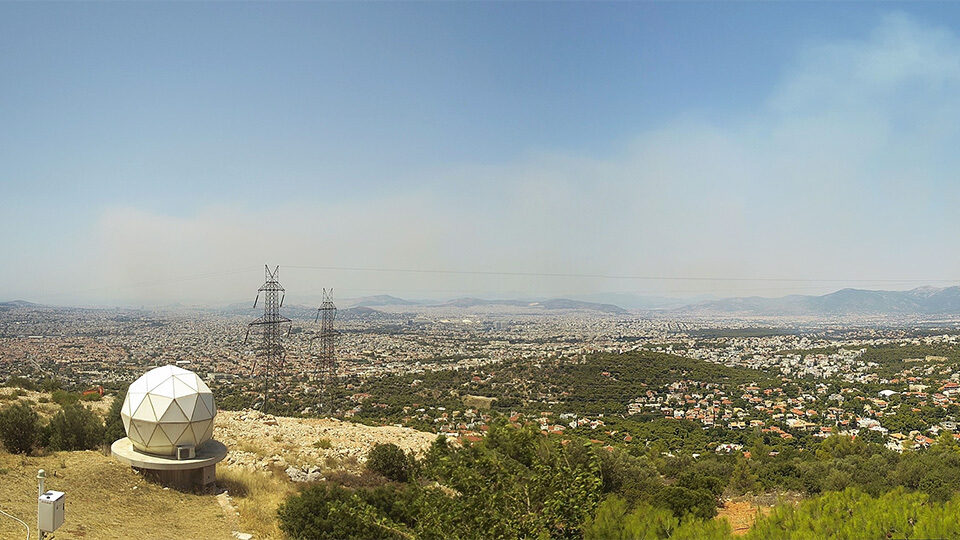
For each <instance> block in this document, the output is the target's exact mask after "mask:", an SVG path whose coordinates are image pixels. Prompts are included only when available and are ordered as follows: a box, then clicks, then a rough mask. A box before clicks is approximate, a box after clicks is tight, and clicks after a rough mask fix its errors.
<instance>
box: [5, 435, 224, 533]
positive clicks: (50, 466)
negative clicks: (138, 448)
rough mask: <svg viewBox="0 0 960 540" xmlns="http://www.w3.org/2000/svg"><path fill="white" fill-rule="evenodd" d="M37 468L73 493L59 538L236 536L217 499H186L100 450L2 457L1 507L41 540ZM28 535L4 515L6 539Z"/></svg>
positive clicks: (54, 486)
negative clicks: (27, 525) (39, 455)
mask: <svg viewBox="0 0 960 540" xmlns="http://www.w3.org/2000/svg"><path fill="white" fill-rule="evenodd" d="M37 469H45V470H46V472H47V483H46V488H47V489H52V490H57V491H63V492H66V494H67V498H66V521H65V522H64V524H63V526H62V527H61V528H60V529H59V530H58V531H57V533H56V538H57V539H58V540H70V539H77V538H83V539H101V538H102V539H114V538H116V539H121V538H122V539H128V538H143V539H162V540H166V539H175V538H176V539H180V538H203V539H229V538H232V535H231V531H230V529H229V527H228V526H227V522H226V519H225V517H224V515H223V511H222V510H221V508H220V505H219V504H218V503H217V501H216V499H215V498H214V496H213V495H195V494H190V493H181V492H178V491H175V490H173V489H170V490H165V489H164V488H163V487H162V486H159V485H156V484H153V483H150V482H148V481H146V480H144V479H143V478H141V477H140V476H139V475H137V474H135V473H134V472H133V470H132V469H130V467H127V466H125V465H122V464H120V463H119V462H117V461H116V460H114V459H113V458H111V457H107V456H105V455H103V454H101V453H99V452H92V451H87V452H57V453H53V454H50V455H48V456H43V457H24V456H19V455H11V454H7V453H4V452H0V470H6V472H5V473H2V474H0V509H3V510H4V511H6V512H9V513H11V514H13V515H15V516H18V517H19V518H20V519H23V520H24V521H26V522H27V523H28V524H30V527H31V530H32V531H33V534H32V536H33V538H36V531H35V530H34V527H35V525H36V512H37V481H36V475H37ZM23 537H24V531H23V526H21V525H20V524H18V523H16V522H15V521H13V520H12V519H10V518H7V517H5V516H0V538H3V539H8V538H9V539H11V540H17V539H20V538H23Z"/></svg>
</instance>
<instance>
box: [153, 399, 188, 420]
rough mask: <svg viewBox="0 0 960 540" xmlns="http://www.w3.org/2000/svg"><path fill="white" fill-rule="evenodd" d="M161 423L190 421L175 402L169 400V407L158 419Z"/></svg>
mask: <svg viewBox="0 0 960 540" xmlns="http://www.w3.org/2000/svg"><path fill="white" fill-rule="evenodd" d="M160 421H161V422H189V421H190V419H189V418H187V415H186V414H184V412H183V409H181V408H180V405H178V404H177V401H176V400H170V406H169V407H167V410H166V411H164V412H163V416H161V417H160Z"/></svg>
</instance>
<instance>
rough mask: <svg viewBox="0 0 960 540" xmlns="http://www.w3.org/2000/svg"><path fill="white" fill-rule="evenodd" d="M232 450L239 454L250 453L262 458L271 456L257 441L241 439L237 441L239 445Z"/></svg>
mask: <svg viewBox="0 0 960 540" xmlns="http://www.w3.org/2000/svg"><path fill="white" fill-rule="evenodd" d="M231 450H234V451H239V452H249V453H251V454H256V455H258V456H260V457H266V456H269V455H270V454H269V453H267V452H268V451H267V449H266V448H265V447H264V446H263V445H262V444H260V443H259V442H257V441H254V440H252V439H241V440H239V441H237V444H236V445H234V446H233V448H231Z"/></svg>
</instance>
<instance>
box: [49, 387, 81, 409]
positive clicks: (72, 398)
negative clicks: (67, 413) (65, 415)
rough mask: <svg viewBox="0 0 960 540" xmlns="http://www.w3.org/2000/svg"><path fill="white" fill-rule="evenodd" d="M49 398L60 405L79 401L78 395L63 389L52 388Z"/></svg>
mask: <svg viewBox="0 0 960 540" xmlns="http://www.w3.org/2000/svg"><path fill="white" fill-rule="evenodd" d="M50 398H51V399H52V400H53V402H54V403H56V404H58V405H60V406H67V405H73V404H74V403H77V402H78V401H80V396H79V395H77V394H75V393H73V392H67V391H65V390H54V391H53V394H51V396H50Z"/></svg>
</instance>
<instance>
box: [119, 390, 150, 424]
mask: <svg viewBox="0 0 960 540" xmlns="http://www.w3.org/2000/svg"><path fill="white" fill-rule="evenodd" d="M131 386H132V385H131ZM146 396H147V394H146V393H145V392H130V391H128V392H127V398H126V399H125V400H124V404H125V405H126V407H127V414H128V415H130V416H133V413H135V412H136V411H137V408H138V407H140V403H141V402H142V401H143V398H144V397H146Z"/></svg>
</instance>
